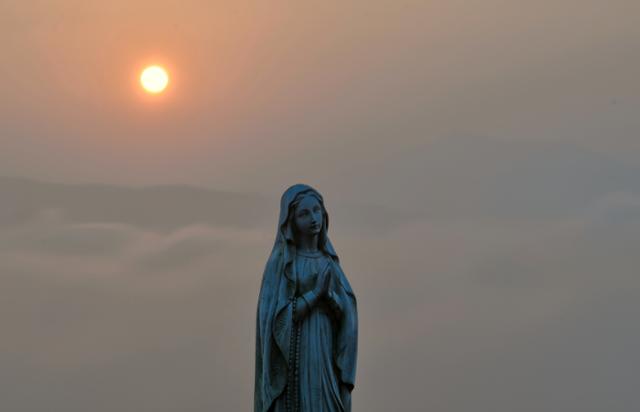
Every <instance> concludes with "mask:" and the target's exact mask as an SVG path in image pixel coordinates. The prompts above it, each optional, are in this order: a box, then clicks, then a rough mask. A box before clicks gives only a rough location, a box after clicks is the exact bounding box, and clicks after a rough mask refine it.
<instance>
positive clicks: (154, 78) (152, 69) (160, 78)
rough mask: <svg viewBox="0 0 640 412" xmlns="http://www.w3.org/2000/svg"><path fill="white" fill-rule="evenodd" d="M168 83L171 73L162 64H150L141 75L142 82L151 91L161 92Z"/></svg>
mask: <svg viewBox="0 0 640 412" xmlns="http://www.w3.org/2000/svg"><path fill="white" fill-rule="evenodd" d="M168 83H169V75H168V74H167V71H166V70H165V69H163V68H162V67H160V66H149V67H147V68H146V69H144V70H143V71H142V74H141V75H140V84H141V85H142V87H143V88H144V89H145V90H146V91H148V92H149V93H160V92H161V91H163V90H164V89H165V88H166V87H167V84H168Z"/></svg>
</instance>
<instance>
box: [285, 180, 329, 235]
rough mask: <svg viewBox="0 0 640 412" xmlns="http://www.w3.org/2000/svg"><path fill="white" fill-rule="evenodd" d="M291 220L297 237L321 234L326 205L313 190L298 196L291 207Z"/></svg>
mask: <svg viewBox="0 0 640 412" xmlns="http://www.w3.org/2000/svg"><path fill="white" fill-rule="evenodd" d="M290 213H291V214H293V216H292V217H291V222H292V223H293V230H294V233H295V235H296V238H298V237H299V236H313V235H319V234H320V233H321V231H322V227H323V221H324V214H325V211H324V206H323V205H322V201H321V200H320V198H319V197H318V196H317V195H316V194H315V193H314V192H312V191H309V192H305V193H302V194H300V195H299V196H297V197H296V199H295V200H294V201H293V203H292V205H291V209H290Z"/></svg>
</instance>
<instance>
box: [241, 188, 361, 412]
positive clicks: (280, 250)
mask: <svg viewBox="0 0 640 412" xmlns="http://www.w3.org/2000/svg"><path fill="white" fill-rule="evenodd" d="M309 190H314V189H312V188H310V187H309V186H306V185H295V186H292V187H291V188H290V189H289V190H288V191H287V192H285V194H284V195H283V197H282V201H281V213H280V220H279V223H278V235H277V236H276V242H275V244H274V248H273V250H272V253H271V255H270V257H269V260H268V261H267V264H266V265H265V270H264V274H263V277H262V283H261V286H260V294H259V297H258V308H257V315H256V366H255V393H254V412H285V411H286V409H284V408H285V398H286V393H287V391H286V389H287V385H288V382H290V381H291V379H290V378H291V376H292V375H291V374H294V373H295V370H294V366H296V367H297V369H298V377H299V378H298V381H297V388H296V389H297V391H296V393H297V404H298V405H299V406H300V410H299V411H298V412H350V411H351V401H350V397H351V395H350V394H351V391H352V390H353V388H354V386H355V373H356V358H357V338H358V320H357V308H356V298H355V294H354V293H353V290H352V289H351V286H350V284H349V282H348V280H347V278H346V276H345V274H344V273H343V271H342V269H341V267H340V264H339V258H338V256H337V254H336V253H335V251H334V249H333V246H332V245H331V242H330V241H329V239H328V237H327V236H326V229H327V226H328V216H327V215H325V219H324V221H323V236H322V238H321V239H322V241H321V242H320V244H319V250H320V251H321V256H319V257H309V256H306V257H305V256H301V255H302V254H301V253H297V252H296V248H295V244H293V236H292V233H291V228H290V225H289V224H288V222H289V219H288V216H289V206H290V204H291V202H292V201H293V200H294V198H295V196H297V195H298V194H300V193H301V192H304V191H309ZM316 193H317V192H316ZM318 195H319V194H318ZM326 265H329V266H330V270H331V273H332V275H331V276H332V280H331V283H330V290H331V291H332V292H333V293H332V295H333V296H334V297H335V301H336V303H337V306H336V305H328V304H327V301H326V300H325V301H321V302H318V304H317V306H314V307H313V308H312V309H311V310H310V311H309V313H307V315H306V316H305V317H304V318H303V319H302V320H301V321H300V322H299V324H298V325H296V324H295V323H294V321H293V301H292V299H293V298H295V297H297V296H300V295H302V294H303V293H305V292H306V291H308V290H310V289H313V288H314V287H315V281H316V278H317V276H318V272H319V270H323V269H324V268H325V267H326ZM337 308H339V309H337ZM297 326H299V327H300V328H301V331H300V343H299V347H298V351H299V364H297V365H294V359H295V357H293V356H292V354H294V353H295V348H294V350H293V351H292V350H291V349H292V348H291V344H292V334H293V333H295V331H296V327H297ZM293 342H295V339H294V340H293ZM341 388H343V390H342V391H341V390H340V389H341ZM344 388H346V390H344ZM342 394H344V396H342Z"/></svg>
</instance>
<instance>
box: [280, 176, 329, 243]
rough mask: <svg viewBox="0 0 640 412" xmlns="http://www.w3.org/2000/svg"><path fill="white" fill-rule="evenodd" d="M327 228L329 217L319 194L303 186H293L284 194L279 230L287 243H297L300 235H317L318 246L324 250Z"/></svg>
mask: <svg viewBox="0 0 640 412" xmlns="http://www.w3.org/2000/svg"><path fill="white" fill-rule="evenodd" d="M328 227H329V216H328V214H327V211H326V208H325V207H324V200H323V198H322V195H321V194H320V192H318V191H317V190H316V189H314V188H312V187H311V186H309V185H305V184H295V185H293V186H291V187H289V188H288V189H287V190H286V191H285V192H284V194H283V195H282V199H281V202H280V220H279V228H280V230H281V233H282V234H283V236H284V238H285V239H286V240H287V241H288V242H290V243H297V239H298V238H299V236H300V235H305V236H309V235H314V234H317V235H318V244H319V246H320V247H321V248H324V246H325V241H326V239H327V229H328ZM332 252H333V251H332ZM333 253H335V252H333Z"/></svg>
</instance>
